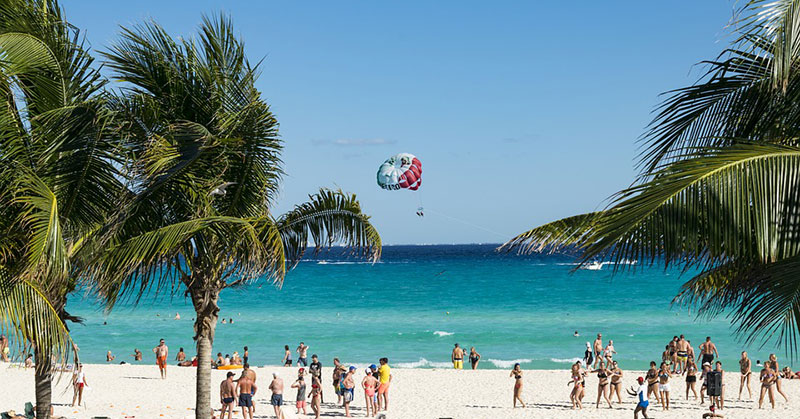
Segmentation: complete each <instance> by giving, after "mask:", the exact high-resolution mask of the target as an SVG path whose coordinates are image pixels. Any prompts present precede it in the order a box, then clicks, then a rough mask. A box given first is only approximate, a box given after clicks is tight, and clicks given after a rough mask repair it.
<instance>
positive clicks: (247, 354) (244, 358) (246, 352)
mask: <svg viewBox="0 0 800 419" xmlns="http://www.w3.org/2000/svg"><path fill="white" fill-rule="evenodd" d="M248 359H250V350H249V349H247V346H245V347H244V353H243V354H242V361H244V363H245V364H247V363H249V362H248Z"/></svg>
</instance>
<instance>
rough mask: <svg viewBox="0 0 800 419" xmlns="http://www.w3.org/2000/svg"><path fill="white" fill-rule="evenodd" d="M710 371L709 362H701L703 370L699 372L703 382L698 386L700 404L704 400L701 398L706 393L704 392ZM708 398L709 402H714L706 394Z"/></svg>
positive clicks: (706, 388)
mask: <svg viewBox="0 0 800 419" xmlns="http://www.w3.org/2000/svg"><path fill="white" fill-rule="evenodd" d="M710 372H711V364H709V363H708V362H706V363H704V364H703V372H701V373H700V379H701V380H703V384H702V385H701V386H700V404H701V405H702V404H703V403H704V401H705V400H704V399H703V397H704V394H706V392H707V391H708V373H710ZM708 400H709V401H710V402H711V404H714V402H713V401H712V399H711V396H708Z"/></svg>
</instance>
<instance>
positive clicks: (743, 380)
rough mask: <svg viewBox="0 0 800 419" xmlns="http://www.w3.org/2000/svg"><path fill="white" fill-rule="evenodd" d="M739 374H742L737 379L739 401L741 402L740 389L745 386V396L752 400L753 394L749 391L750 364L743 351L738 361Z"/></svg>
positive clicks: (751, 372) (751, 373)
mask: <svg viewBox="0 0 800 419" xmlns="http://www.w3.org/2000/svg"><path fill="white" fill-rule="evenodd" d="M739 372H741V374H742V375H741V377H740V378H739V400H742V389H744V386H745V385H747V396H748V397H749V398H750V400H752V399H753V392H752V390H750V376H751V375H753V370H752V362H751V361H750V358H748V357H747V352H745V351H742V357H741V358H740V359H739Z"/></svg>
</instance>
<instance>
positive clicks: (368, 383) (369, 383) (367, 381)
mask: <svg viewBox="0 0 800 419" xmlns="http://www.w3.org/2000/svg"><path fill="white" fill-rule="evenodd" d="M361 388H363V389H364V402H365V403H366V405H367V417H369V416H375V415H376V414H377V413H378V406H377V405H376V404H375V391H376V390H378V379H376V378H375V377H374V376H373V375H372V370H371V369H369V368H367V369H366V370H365V371H364V379H363V380H361ZM370 412H372V415H370Z"/></svg>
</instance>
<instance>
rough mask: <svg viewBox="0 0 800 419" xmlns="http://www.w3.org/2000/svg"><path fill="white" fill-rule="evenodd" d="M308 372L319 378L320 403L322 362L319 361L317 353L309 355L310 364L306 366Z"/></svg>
mask: <svg viewBox="0 0 800 419" xmlns="http://www.w3.org/2000/svg"><path fill="white" fill-rule="evenodd" d="M308 373H309V374H311V377H317V380H319V385H320V388H319V398H320V403H322V402H323V400H322V363H321V362H319V357H318V356H317V354H314V355H311V364H309V366H308ZM311 382H312V383H313V382H314V380H311Z"/></svg>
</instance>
